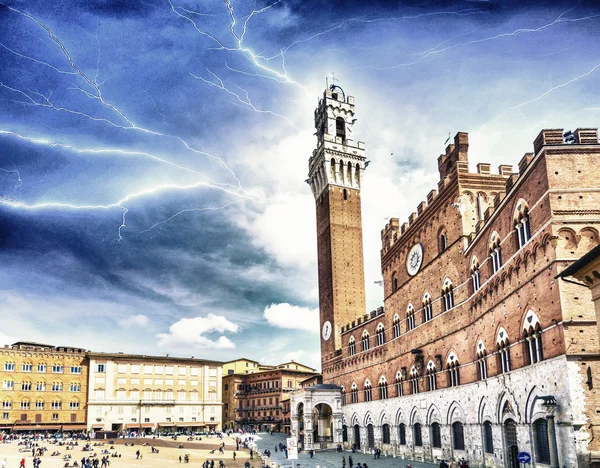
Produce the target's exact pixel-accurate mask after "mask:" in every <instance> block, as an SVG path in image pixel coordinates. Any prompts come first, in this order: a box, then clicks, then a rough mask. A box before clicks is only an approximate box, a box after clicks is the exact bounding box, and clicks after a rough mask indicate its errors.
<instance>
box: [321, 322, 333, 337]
mask: <svg viewBox="0 0 600 468" xmlns="http://www.w3.org/2000/svg"><path fill="white" fill-rule="evenodd" d="M321 335H322V336H323V339H324V340H325V341H327V340H328V339H329V338H330V337H331V322H330V321H329V320H327V322H325V323H324V324H323V330H322V331H321Z"/></svg>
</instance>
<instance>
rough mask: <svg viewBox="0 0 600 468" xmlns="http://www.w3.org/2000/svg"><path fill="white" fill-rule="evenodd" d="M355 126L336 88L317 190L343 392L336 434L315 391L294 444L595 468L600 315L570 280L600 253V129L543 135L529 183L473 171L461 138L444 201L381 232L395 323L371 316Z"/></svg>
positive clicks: (388, 316) (324, 107) (327, 107)
mask: <svg viewBox="0 0 600 468" xmlns="http://www.w3.org/2000/svg"><path fill="white" fill-rule="evenodd" d="M354 121H355V119H354V98H353V97H351V96H345V94H344V92H343V90H342V89H341V88H340V87H339V86H332V87H330V88H329V89H327V90H326V91H325V93H324V95H323V98H322V99H320V101H319V105H318V108H317V109H316V110H315V126H316V128H317V139H318V143H317V148H316V149H315V150H314V152H313V155H312V157H311V158H310V161H309V180H308V182H309V183H310V185H311V188H312V191H313V195H314V196H315V201H316V217H317V236H318V244H317V245H318V265H319V305H320V319H321V327H322V330H321V331H322V333H321V359H322V372H323V382H324V384H328V385H331V386H332V387H335V386H338V387H340V388H341V390H335V389H333V388H332V389H330V393H331V395H332V401H331V404H330V406H331V411H332V413H334V414H335V413H337V408H335V405H336V403H335V398H334V397H335V394H336V392H338V393H340V400H341V421H339V425H338V426H335V427H333V426H332V430H331V431H330V432H329V433H328V434H329V438H327V437H325V434H324V433H321V432H319V431H317V432H314V433H313V432H310V433H309V431H307V430H306V429H305V430H304V431H302V430H301V429H300V427H301V426H302V427H306V422H307V421H308V419H310V418H307V417H306V416H305V415H304V413H302V414H300V411H299V405H300V403H303V408H306V407H307V406H310V407H314V406H315V405H314V404H320V403H324V402H325V400H324V399H321V402H316V401H313V400H311V396H310V392H304V393H303V394H298V395H295V396H293V397H292V407H291V412H292V426H293V428H294V427H295V428H296V431H295V432H296V434H297V435H298V436H299V437H300V438H301V440H303V441H304V443H305V445H307V446H312V444H313V443H315V444H316V442H317V440H316V439H315V437H319V440H320V441H324V440H327V441H329V442H331V443H335V442H337V441H338V440H339V442H340V443H344V444H345V445H346V447H350V446H352V445H354V446H356V447H357V448H360V449H361V450H362V449H363V448H369V449H370V448H375V447H377V448H380V449H382V450H383V451H386V452H388V453H391V454H394V455H396V456H402V457H407V458H413V459H420V460H430V461H433V460H436V461H437V460H439V459H441V458H446V459H447V458H450V457H454V458H461V457H464V458H466V459H468V460H470V461H471V463H472V466H473V464H475V463H483V464H484V465H485V466H498V467H517V466H519V465H518V461H517V456H518V454H519V453H520V452H528V453H530V454H531V457H532V464H533V465H534V466H552V467H559V466H568V467H587V466H595V465H596V452H597V451H600V448H599V447H598V446H599V443H600V442H599V441H600V432H599V429H598V428H599V427H600V426H599V425H600V413H598V412H597V411H596V409H597V407H598V403H600V399H599V395H598V390H597V389H596V387H598V385H599V383H598V382H596V381H595V376H596V375H600V347H599V339H598V329H597V324H596V315H595V312H594V306H593V303H592V301H591V295H590V291H589V289H587V288H584V287H581V286H580V285H577V284H573V283H572V282H568V281H565V280H564V279H561V278H557V275H558V274H559V273H560V272H561V271H562V270H564V269H565V268H566V267H568V266H569V265H570V264H571V263H572V262H573V261H574V260H577V259H578V258H580V257H581V256H583V255H584V254H586V253H587V252H588V251H590V250H591V249H593V248H594V247H595V246H596V245H598V244H599V243H600V237H599V232H600V209H599V207H600V169H599V165H598V162H599V161H600V145H599V144H598V132H597V130H596V129H577V130H575V131H573V132H570V131H569V132H565V131H563V130H562V129H558V130H556V129H554V130H543V131H542V132H541V133H540V134H539V136H538V137H537V138H536V139H535V141H534V143H533V152H532V153H526V154H525V155H524V156H523V158H522V159H521V160H520V162H519V163H518V171H513V167H512V166H511V165H500V166H499V168H498V172H497V173H492V171H491V167H490V164H485V163H480V164H477V170H476V172H474V173H473V172H470V171H469V156H468V149H469V138H468V134H467V133H458V134H457V135H456V136H455V138H454V143H453V144H450V145H448V147H447V148H446V150H445V153H444V154H442V155H440V156H439V158H438V169H439V182H438V186H437V190H432V191H431V192H430V193H429V194H427V197H426V201H423V202H422V203H420V204H419V206H418V207H417V209H416V211H415V212H414V213H412V214H411V215H410V216H409V219H408V221H407V222H404V223H402V224H401V223H400V221H399V220H398V219H397V218H392V219H390V220H389V222H388V223H387V224H386V225H385V227H384V229H383V230H382V232H381V240H382V249H381V271H382V275H383V288H384V307H380V308H379V309H377V310H375V311H372V312H370V313H366V314H365V313H364V312H365V295H364V267H363V256H362V225H361V203H360V189H361V181H362V179H363V173H364V169H365V167H366V165H367V164H368V163H367V162H366V160H365V157H364V144H363V143H362V142H358V143H355V142H354V140H353V137H352V124H353V123H354ZM307 403H308V404H307ZM294 405H295V406H294ZM336 419H337V418H336ZM312 420H315V417H314V415H313V416H312ZM294 421H295V423H294ZM331 422H332V423H333V421H331ZM335 422H336V423H337V422H338V421H335ZM311 430H312V428H311ZM315 447H317V446H316V445H315ZM599 466H600V465H599Z"/></svg>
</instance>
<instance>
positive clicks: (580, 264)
mask: <svg viewBox="0 0 600 468" xmlns="http://www.w3.org/2000/svg"><path fill="white" fill-rule="evenodd" d="M597 258H600V245H597V246H596V247H594V248H593V249H592V250H590V251H589V252H588V253H586V254H585V255H584V256H583V257H581V258H580V259H579V260H576V261H574V262H573V263H571V265H569V266H568V267H567V268H565V269H564V270H563V271H561V272H560V273H559V274H558V275H556V278H564V277H565V276H573V275H574V274H575V273H577V272H578V271H579V270H581V269H583V268H585V267H586V266H588V265H589V264H590V263H592V262H593V261H594V260H596V259H597Z"/></svg>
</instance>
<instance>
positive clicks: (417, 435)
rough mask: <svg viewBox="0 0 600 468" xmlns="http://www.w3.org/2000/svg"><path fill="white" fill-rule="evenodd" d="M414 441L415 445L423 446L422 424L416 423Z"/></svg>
mask: <svg viewBox="0 0 600 468" xmlns="http://www.w3.org/2000/svg"><path fill="white" fill-rule="evenodd" d="M413 443H414V445H415V447H422V446H423V434H422V433H421V424H419V423H415V425H414V426H413Z"/></svg>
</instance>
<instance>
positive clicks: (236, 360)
mask: <svg viewBox="0 0 600 468" xmlns="http://www.w3.org/2000/svg"><path fill="white" fill-rule="evenodd" d="M238 361H249V362H255V363H256V364H260V362H258V361H255V360H254V359H248V358H245V357H243V358H239V359H232V360H231V361H225V362H224V363H223V364H231V363H232V362H238Z"/></svg>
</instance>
